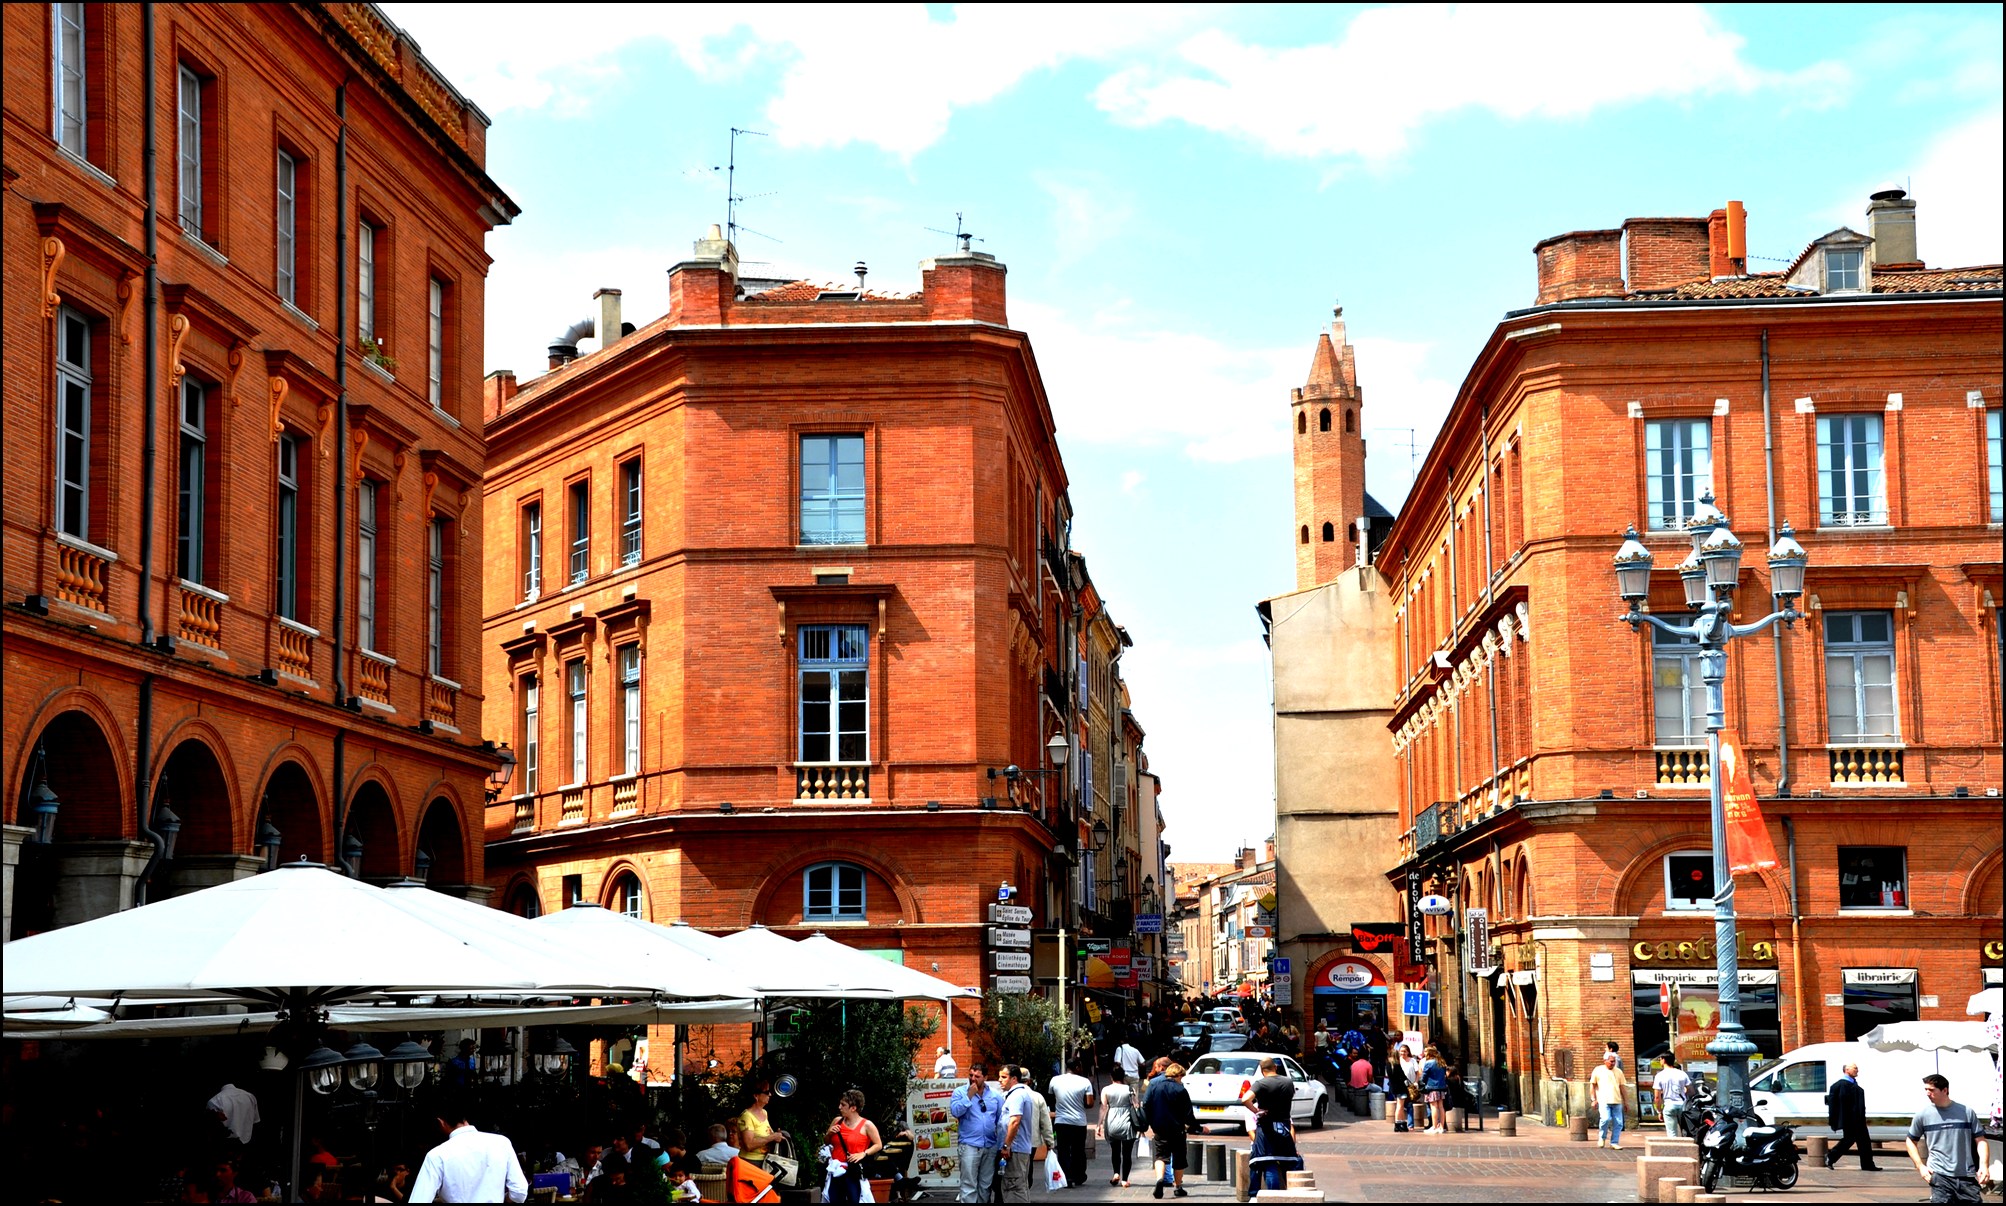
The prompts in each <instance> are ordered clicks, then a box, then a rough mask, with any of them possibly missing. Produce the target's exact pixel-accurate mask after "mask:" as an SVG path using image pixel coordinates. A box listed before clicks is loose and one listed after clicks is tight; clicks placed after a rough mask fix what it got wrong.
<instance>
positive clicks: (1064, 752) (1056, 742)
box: [1045, 733, 1073, 766]
mask: <svg viewBox="0 0 2006 1206" xmlns="http://www.w3.org/2000/svg"><path fill="white" fill-rule="evenodd" d="M1045 756H1046V757H1047V758H1050V759H1051V760H1052V765H1053V766H1064V765H1065V764H1066V759H1068V758H1070V757H1072V756H1073V743H1072V742H1070V741H1067V740H1066V735H1065V734H1064V733H1054V734H1052V739H1051V740H1050V741H1047V742H1046V743H1045Z"/></svg>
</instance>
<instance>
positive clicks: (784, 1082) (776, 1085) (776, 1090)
mask: <svg viewBox="0 0 2006 1206" xmlns="http://www.w3.org/2000/svg"><path fill="white" fill-rule="evenodd" d="M800 1087H801V1082H800V1081H798V1080H795V1079H794V1077H793V1074H791V1073H784V1072H783V1073H782V1074H780V1075H779V1076H777V1077H775V1078H774V1080H773V1095H774V1096H775V1097H792V1096H794V1093H795V1091H796V1090H798V1089H800Z"/></svg>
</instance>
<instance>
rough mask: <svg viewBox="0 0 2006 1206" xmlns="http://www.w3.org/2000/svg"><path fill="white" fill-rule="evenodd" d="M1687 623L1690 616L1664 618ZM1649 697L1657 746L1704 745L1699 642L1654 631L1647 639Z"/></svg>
mask: <svg viewBox="0 0 2006 1206" xmlns="http://www.w3.org/2000/svg"><path fill="white" fill-rule="evenodd" d="M1665 619H1666V621H1667V622H1668V623H1672V624H1686V623H1690V622H1691V620H1692V617H1690V616H1667V617H1665ZM1651 646H1652V648H1651V655H1652V657H1651V697H1652V702H1653V704H1654V705H1655V708H1656V711H1657V732H1656V734H1655V736H1654V738H1653V740H1654V741H1655V742H1656V743H1657V744H1658V745H1705V744H1706V682H1705V681H1704V680H1703V679H1702V678H1701V677H1700V647H1699V642H1698V641H1695V640H1693V639H1691V638H1689V637H1676V636H1673V635H1671V634H1670V633H1668V632H1663V631H1660V630H1657V629H1653V630H1652V635H1651Z"/></svg>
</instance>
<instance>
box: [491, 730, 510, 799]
mask: <svg viewBox="0 0 2006 1206" xmlns="http://www.w3.org/2000/svg"><path fill="white" fill-rule="evenodd" d="M488 752H489V753H491V754H493V755H494V756H495V757H497V758H499V759H501V761H500V762H499V763H497V764H496V766H495V768H494V770H492V771H490V772H488V788H487V793H488V803H490V804H492V803H494V802H495V801H496V800H499V799H501V796H502V793H503V792H505V791H507V790H508V784H509V780H511V779H513V778H515V751H514V750H512V749H510V748H508V742H506V741H504V742H502V743H501V745H499V746H497V745H495V743H494V742H492V741H490V742H488Z"/></svg>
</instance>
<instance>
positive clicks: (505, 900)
mask: <svg viewBox="0 0 2006 1206" xmlns="http://www.w3.org/2000/svg"><path fill="white" fill-rule="evenodd" d="M502 909H503V910H504V911H505V912H509V913H513V914H515V915H516V916H517V917H531V918H534V917H541V916H542V915H543V894H542V893H541V892H539V891H538V890H537V886H536V878H535V877H534V876H532V875H530V874H528V873H526V872H517V873H516V874H515V875H513V876H511V877H510V878H509V881H508V884H507V885H506V886H505V887H503V889H502ZM525 910H528V911H525Z"/></svg>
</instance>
